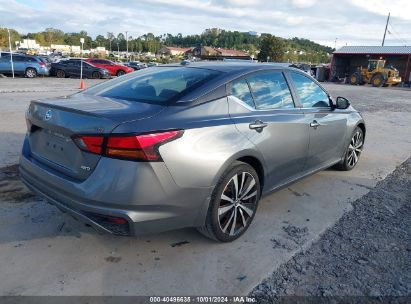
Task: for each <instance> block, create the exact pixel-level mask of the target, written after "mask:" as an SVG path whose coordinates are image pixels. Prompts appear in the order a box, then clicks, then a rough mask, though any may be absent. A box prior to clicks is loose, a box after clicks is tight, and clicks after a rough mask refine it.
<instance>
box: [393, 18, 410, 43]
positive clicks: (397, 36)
mask: <svg viewBox="0 0 411 304" xmlns="http://www.w3.org/2000/svg"><path fill="white" fill-rule="evenodd" d="M388 24H389V26H390V29H391V31H390V30H388V33H389V34H391V35H394V36H395V38H396V39H397V40H398V41H400V42H401V43H403V44H404V45H405V46H407V45H409V43H408V42H407V41H406V40H404V39H403V38H401V37H400V35H399V34H398V33H397V31H396V30H395V29H394V27H393V25H392V23H391V22H390V21H389V22H388Z"/></svg>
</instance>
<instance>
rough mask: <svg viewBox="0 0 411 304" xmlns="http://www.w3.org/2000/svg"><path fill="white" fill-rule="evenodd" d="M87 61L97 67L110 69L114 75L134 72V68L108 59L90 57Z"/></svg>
mask: <svg viewBox="0 0 411 304" xmlns="http://www.w3.org/2000/svg"><path fill="white" fill-rule="evenodd" d="M85 61H86V62H88V63H91V64H92V65H94V66H96V67H99V68H103V69H106V70H108V71H109V72H110V74H111V75H112V76H121V75H124V74H127V73H131V72H134V69H132V68H130V67H127V66H125V65H123V64H118V63H114V62H112V61H110V60H106V59H97V58H88V59H86V60H85Z"/></svg>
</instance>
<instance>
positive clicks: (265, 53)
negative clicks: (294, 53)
mask: <svg viewBox="0 0 411 304" xmlns="http://www.w3.org/2000/svg"><path fill="white" fill-rule="evenodd" d="M284 52H285V44H284V41H283V39H281V38H278V37H275V36H272V35H267V36H265V37H264V38H263V40H262V41H261V50H260V53H258V60H260V61H276V62H282V61H284Z"/></svg>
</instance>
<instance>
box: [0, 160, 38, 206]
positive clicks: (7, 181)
mask: <svg viewBox="0 0 411 304" xmlns="http://www.w3.org/2000/svg"><path fill="white" fill-rule="evenodd" d="M34 197H35V195H34V194H33V193H32V192H31V191H30V190H29V189H27V187H26V186H25V185H24V184H23V183H22V182H21V180H20V177H19V166H18V165H12V166H7V167H3V168H0V202H9V203H21V202H25V201H29V200H30V199H33V198H34Z"/></svg>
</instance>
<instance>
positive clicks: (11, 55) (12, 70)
mask: <svg viewBox="0 0 411 304" xmlns="http://www.w3.org/2000/svg"><path fill="white" fill-rule="evenodd" d="M7 32H8V33H9V49H10V63H11V73H12V74H13V78H14V63H13V51H12V49H11V37H10V29H9V28H7Z"/></svg>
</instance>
